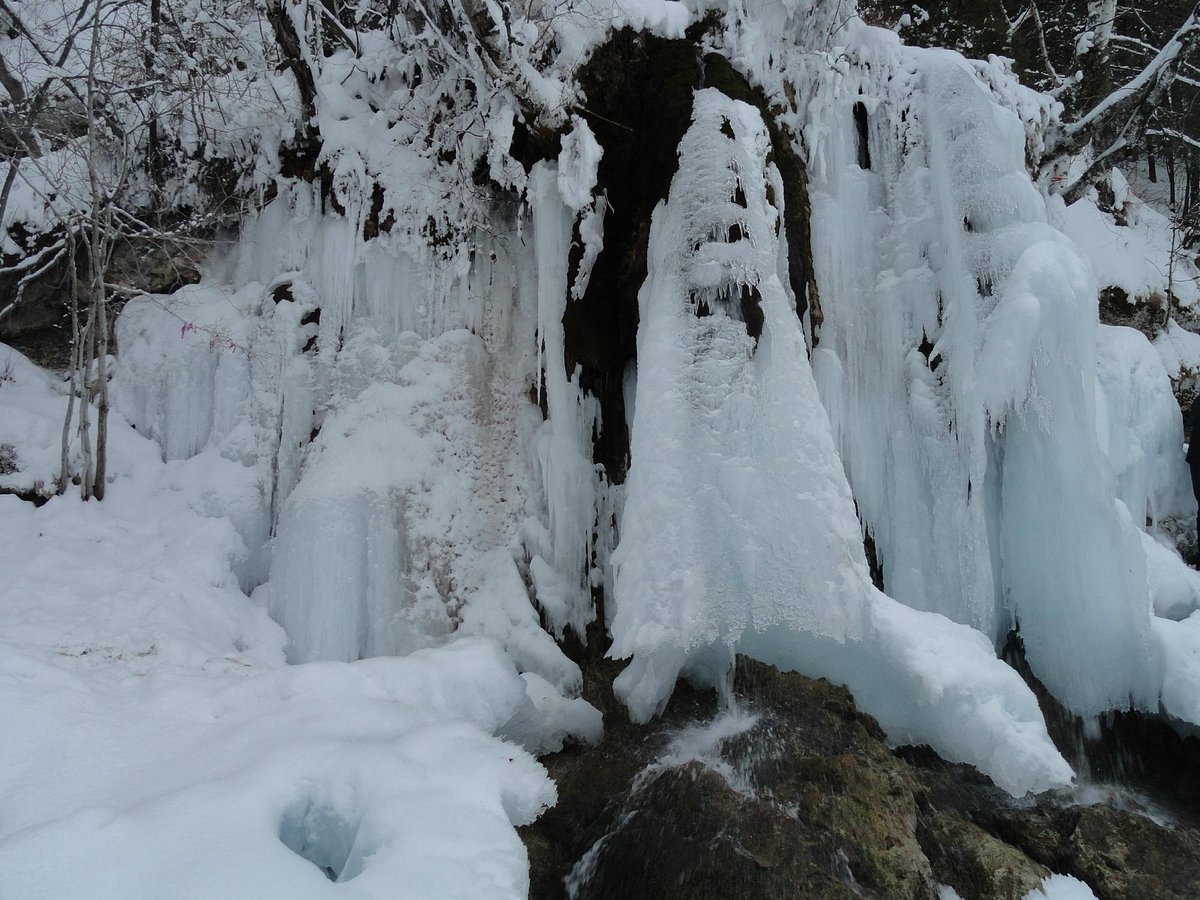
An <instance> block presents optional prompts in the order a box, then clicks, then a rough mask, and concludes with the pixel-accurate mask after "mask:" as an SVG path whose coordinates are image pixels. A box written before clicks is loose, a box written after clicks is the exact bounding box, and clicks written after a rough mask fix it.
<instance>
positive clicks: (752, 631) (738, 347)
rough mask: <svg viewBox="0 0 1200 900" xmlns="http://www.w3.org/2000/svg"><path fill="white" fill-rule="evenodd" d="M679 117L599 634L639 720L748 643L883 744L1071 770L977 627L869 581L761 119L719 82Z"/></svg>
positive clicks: (1052, 771) (1004, 779) (644, 301)
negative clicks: (785, 258) (688, 115)
mask: <svg viewBox="0 0 1200 900" xmlns="http://www.w3.org/2000/svg"><path fill="white" fill-rule="evenodd" d="M693 119H694V121H693V125H692V127H691V129H689V131H688V133H687V135H686V136H685V138H684V140H683V143H682V146H681V152H680V168H679V172H678V173H677V174H676V177H675V179H674V180H673V182H672V186H671V193H670V199H669V201H668V202H667V204H666V205H665V206H660V207H659V208H658V210H656V212H655V215H654V219H653V223H652V228H651V238H650V275H649V278H648V280H647V282H646V284H645V286H644V287H643V289H642V291H641V294H640V295H639V304H640V325H639V331H638V360H639V365H638V385H637V405H636V411H635V413H634V418H633V433H632V464H631V468H630V471H629V477H628V480H627V483H626V501H625V507H624V513H623V516H622V519H621V540H620V543H619V545H618V547H617V549H616V551H615V553H614V556H613V566H614V570H615V597H614V599H615V602H616V611H615V614H614V616H613V619H612V625H611V627H612V633H613V646H612V649H611V650H610V655H612V656H615V657H626V656H632V657H633V659H632V662H631V663H630V665H629V666H628V667H627V668H626V669H625V671H624V672H622V674H621V675H620V676H619V677H618V679H617V681H616V684H615V688H616V690H617V693H618V695H619V696H621V697H622V699H623V700H624V701H625V702H626V704H627V705H628V707H629V709H630V712H631V715H632V716H633V717H634V718H635V719H639V720H644V719H646V718H648V717H649V716H651V715H653V714H654V713H655V712H656V710H658V709H660V708H661V706H662V705H663V704H664V703H665V702H666V699H667V698H668V697H669V695H670V693H671V691H672V689H673V687H674V683H675V680H676V678H677V676H678V675H679V674H680V673H681V672H682V673H683V674H686V675H688V676H689V677H691V678H693V679H694V680H697V681H699V682H701V683H706V684H710V685H716V686H720V685H722V684H723V683H724V680H725V678H726V677H727V674H728V672H729V670H730V667H731V664H732V660H733V655H734V653H736V652H741V653H745V654H748V655H750V656H753V657H755V658H757V659H761V660H763V661H765V662H768V663H772V664H775V665H779V666H782V667H785V668H789V669H797V670H800V671H802V672H805V673H806V674H809V675H814V676H827V677H831V678H833V679H835V680H838V681H841V682H843V683H845V684H847V685H848V686H849V687H850V688H851V690H852V691H853V692H854V694H855V697H856V699H857V700H858V702H859V703H860V705H861V706H862V707H863V708H864V709H865V710H866V711H868V712H869V713H871V714H872V715H875V716H876V717H878V718H879V719H880V721H881V723H882V724H883V726H884V727H885V729H887V730H888V731H889V734H890V735H891V736H892V738H893V739H894V740H898V741H915V742H919V743H929V744H932V745H933V746H934V747H935V748H936V749H937V750H938V751H939V753H941V754H942V755H943V756H946V757H948V758H951V759H955V760H964V761H969V762H971V763H973V764H974V765H976V766H978V767H980V768H981V769H983V770H984V771H986V772H988V774H990V775H991V776H992V777H993V778H994V779H995V780H996V781H997V783H999V784H1001V785H1002V786H1004V787H1005V788H1006V789H1008V790H1010V791H1013V792H1014V793H1023V792H1024V791H1026V790H1040V789H1044V788H1046V787H1049V786H1051V785H1054V784H1062V783H1064V782H1066V781H1069V780H1070V778H1071V772H1070V769H1069V767H1068V766H1067V765H1066V763H1065V762H1064V761H1063V760H1062V758H1061V757H1060V756H1059V755H1058V753H1057V751H1056V750H1055V749H1054V747H1053V744H1052V743H1051V742H1050V740H1049V737H1048V736H1047V735H1046V732H1045V727H1044V725H1043V723H1042V720H1041V716H1040V713H1039V711H1038V709H1037V704H1036V701H1035V700H1034V698H1033V695H1032V694H1031V693H1030V692H1029V690H1028V688H1026V687H1025V685H1024V684H1023V683H1022V682H1021V681H1020V679H1019V678H1018V677H1017V675H1016V674H1015V673H1014V672H1013V671H1012V670H1010V669H1008V668H1007V667H1006V666H1004V664H1003V663H1001V662H999V661H998V660H997V659H996V658H995V656H994V652H993V650H992V647H991V646H990V644H989V643H988V641H987V640H986V639H985V638H984V637H982V636H981V635H980V634H978V633H977V632H975V631H973V630H972V629H970V628H967V627H964V626H959V625H955V624H954V623H952V622H950V621H949V620H947V619H945V618H943V617H941V616H937V615H933V614H929V613H923V612H918V611H914V610H909V609H906V608H904V607H902V606H901V605H899V604H897V603H896V602H895V601H894V600H892V599H891V598H889V597H886V596H884V595H882V594H880V593H879V592H878V591H877V590H875V588H874V587H873V586H872V584H871V581H870V577H869V574H868V571H867V566H866V558H865V555H864V551H863V545H862V538H861V533H860V532H859V529H858V522H857V519H856V518H855V513H854V503H853V500H852V498H851V496H850V491H849V486H848V484H847V483H846V479H845V475H844V473H843V470H842V466H841V461H840V460H839V458H838V456H837V452H836V450H835V447H834V443H833V438H832V433H831V430H830V426H829V422H828V418H827V417H826V414H825V412H824V410H823V409H822V407H821V404H820V401H819V399H818V396H817V391H816V386H815V384H814V381H813V377H812V374H811V371H810V369H809V364H808V359H807V356H806V353H805V345H804V338H803V334H802V332H801V328H800V323H799V320H798V319H797V317H796V315H795V312H794V303H793V302H792V301H791V300H790V298H789V297H788V295H787V291H786V289H785V287H784V285H783V283H782V282H781V280H780V278H779V274H778V272H779V269H778V265H777V255H778V253H779V244H778V241H779V237H778V231H777V228H778V226H779V222H780V214H779V211H778V209H777V208H776V206H775V205H774V203H776V202H778V198H781V197H782V190H781V185H780V183H779V176H778V173H777V172H776V171H775V170H774V167H773V166H771V165H769V164H768V163H767V162H766V152H767V149H768V146H769V143H768V141H767V135H766V130H765V127H764V125H763V123H762V120H761V118H760V116H759V114H758V112H757V111H756V110H755V109H754V108H753V107H750V106H747V105H745V104H742V103H739V102H736V101H731V100H729V99H728V98H726V97H724V96H723V95H722V94H720V93H719V92H717V91H715V90H706V91H700V92H698V93H697V94H696V100H695V109H694V111H693ZM768 190H770V191H771V194H768ZM772 195H773V198H775V199H774V200H773V199H772ZM758 327H761V335H760V336H759V337H757V339H756V338H755V337H754V336H752V332H753V331H755V330H757V328H758ZM966 723H969V724H966Z"/></svg>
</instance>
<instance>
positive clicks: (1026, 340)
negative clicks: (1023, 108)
mask: <svg viewBox="0 0 1200 900" xmlns="http://www.w3.org/2000/svg"><path fill="white" fill-rule="evenodd" d="M846 52H847V54H848V59H849V60H850V61H851V63H852V64H851V65H850V66H849V67H848V68H847V69H846V70H845V71H844V72H841V73H839V74H838V75H836V76H831V75H828V74H825V73H822V72H820V71H818V70H814V83H813V90H814V92H815V94H816V98H815V99H814V100H813V101H812V103H811V105H810V116H809V123H808V126H807V129H808V130H807V132H806V134H807V135H808V136H809V137H810V140H811V141H812V148H811V155H812V158H813V159H814V160H815V161H816V164H815V165H814V167H813V171H812V175H813V179H812V184H813V189H814V196H813V208H814V219H815V222H814V229H813V233H814V244H815V247H814V252H815V255H816V267H817V273H818V281H819V282H820V283H821V284H822V304H823V312H824V316H825V318H824V324H823V326H822V328H821V331H820V345H819V347H818V349H817V350H816V352H815V353H814V359H815V367H816V369H817V380H818V384H820V386H821V389H822V398H823V400H824V401H825V403H826V406H827V408H828V409H829V412H830V417H831V419H832V421H833V424H834V430H835V434H836V436H837V441H838V445H839V448H840V452H841V455H842V459H843V461H844V462H845V467H846V472H847V475H848V476H849V479H850V483H851V485H852V487H853V490H854V497H855V500H856V501H857V503H858V509H859V512H860V513H861V516H862V520H863V524H864V528H865V530H866V531H867V533H868V534H869V535H870V536H871V537H872V538H873V540H874V543H875V547H876V550H877V554H878V559H879V562H880V565H881V568H882V572H883V578H884V584H885V588H886V590H887V591H888V592H889V593H890V594H892V595H893V596H895V597H896V598H897V599H899V600H901V601H903V602H904V603H906V604H908V605H910V606H912V607H915V608H918V609H929V610H935V611H938V612H941V613H943V614H945V615H947V616H949V617H950V618H952V619H954V620H955V621H958V622H962V623H964V624H967V625H970V626H972V627H974V628H976V629H979V630H980V631H981V632H983V633H984V634H986V635H988V636H989V637H990V638H991V639H992V640H994V641H1001V640H1003V638H1004V635H1005V633H1006V632H1007V631H1008V630H1009V629H1011V628H1019V631H1020V634H1021V637H1022V639H1023V641H1024V643H1025V648H1026V651H1027V654H1028V658H1029V661H1030V663H1031V665H1032V667H1033V670H1034V672H1035V673H1036V674H1037V675H1038V677H1039V678H1040V679H1042V681H1043V682H1045V683H1046V685H1047V686H1048V687H1049V688H1050V690H1051V691H1052V692H1053V693H1054V695H1055V696H1056V697H1057V698H1059V699H1060V700H1061V701H1063V702H1064V703H1065V704H1066V705H1067V706H1068V707H1070V708H1071V709H1072V710H1074V711H1075V712H1077V713H1081V714H1085V715H1086V714H1094V713H1097V712H1100V711H1102V710H1106V709H1110V708H1114V707H1115V708H1121V707H1125V706H1127V705H1129V704H1131V703H1132V704H1133V705H1136V706H1139V707H1142V708H1147V709H1151V710H1155V709H1157V708H1158V700H1159V690H1160V686H1161V684H1162V680H1161V679H1162V675H1163V671H1164V668H1163V667H1164V662H1163V657H1162V651H1161V649H1160V645H1159V642H1158V641H1157V640H1156V639H1155V637H1154V631H1155V628H1156V627H1157V626H1153V623H1152V616H1151V612H1150V610H1151V603H1150V599H1149V596H1148V587H1147V575H1146V571H1147V570H1146V565H1147V564H1146V554H1145V551H1144V549H1143V546H1142V540H1141V538H1140V537H1139V532H1138V526H1140V525H1142V524H1143V521H1144V519H1145V518H1146V517H1147V516H1149V517H1150V518H1151V519H1153V518H1155V517H1157V516H1160V515H1163V514H1164V513H1178V512H1181V511H1185V510H1187V509H1188V508H1189V507H1190V506H1191V504H1190V501H1189V499H1188V498H1187V497H1186V494H1185V491H1186V487H1185V486H1184V485H1185V484H1186V482H1184V481H1183V478H1182V476H1183V472H1182V469H1181V465H1180V462H1179V459H1178V453H1179V450H1178V448H1179V442H1180V439H1181V435H1180V433H1179V432H1178V430H1177V429H1178V427H1179V426H1178V418H1177V417H1178V412H1177V411H1176V408H1172V406H1171V404H1170V397H1169V390H1168V387H1167V385H1166V383H1165V382H1164V380H1163V378H1162V373H1161V372H1159V371H1158V370H1157V368H1156V367H1155V366H1154V365H1153V361H1152V360H1151V359H1150V358H1149V355H1148V354H1146V353H1145V352H1144V342H1141V343H1139V342H1138V341H1136V340H1134V339H1133V338H1132V337H1124V336H1122V335H1121V334H1114V333H1112V332H1111V331H1104V332H1101V333H1098V331H1097V315H1096V293H1097V290H1096V283H1095V280H1094V277H1093V275H1092V271H1091V269H1090V268H1089V267H1088V265H1087V264H1086V263H1085V262H1084V261H1083V260H1081V259H1080V257H1079V255H1078V253H1077V252H1076V250H1075V248H1074V247H1073V246H1072V244H1071V243H1070V242H1068V241H1067V240H1066V239H1065V238H1064V237H1062V235H1061V234H1060V233H1058V232H1056V231H1055V230H1054V229H1053V228H1052V227H1050V226H1049V225H1048V224H1047V215H1046V209H1045V202H1044V201H1043V200H1042V198H1041V197H1040V196H1039V194H1038V193H1037V191H1036V190H1035V189H1034V188H1033V187H1032V185H1031V184H1030V183H1029V180H1028V177H1027V176H1026V174H1025V167H1024V153H1025V148H1026V131H1025V129H1024V128H1023V127H1022V122H1021V120H1020V119H1019V118H1018V117H1017V116H1016V115H1014V113H1013V112H1011V111H1010V109H1009V108H1006V107H1005V106H1004V105H1001V103H998V102H997V100H998V99H1000V100H1004V99H1005V98H1006V95H1005V93H1004V89H1002V88H1003V86H1002V84H1000V82H1002V80H1003V79H1002V78H999V76H998V75H997V73H995V72H992V73H991V74H990V75H989V77H988V78H986V79H985V78H981V77H979V76H980V67H979V66H974V65H972V64H969V63H967V62H965V61H964V60H962V59H961V58H960V57H957V56H956V55H954V54H948V53H944V52H939V51H918V50H912V49H907V48H902V47H900V46H899V44H898V43H896V42H894V41H893V40H891V39H890V38H888V37H887V36H886V35H882V34H880V33H879V32H868V31H867V30H859V31H858V32H857V34H856V36H852V37H851V39H850V40H849V41H848V42H847V48H846ZM998 85H999V87H998ZM1015 90H1016V89H1015V88H1012V87H1009V88H1007V91H1008V92H1009V93H1012V92H1014V91H1015ZM856 102H861V103H864V104H865V105H866V106H867V108H868V109H870V110H871V111H872V112H871V115H870V119H869V121H870V127H869V129H868V140H869V143H870V168H869V169H864V168H862V167H861V166H860V165H859V164H858V159H859V157H858V154H857V150H856V145H855V142H856V140H858V133H857V130H856V128H855V127H854V124H853V121H852V115H851V106H852V105H853V104H854V103H856ZM1016 108H1018V109H1019V107H1016ZM1098 342H1099V354H1098V353H1097V345H1098ZM1093 373H1095V374H1093ZM1098 431H1099V434H1100V437H1099V439H1098V437H1097V434H1098ZM1131 513H1132V515H1131ZM1152 626H1153V627H1152Z"/></svg>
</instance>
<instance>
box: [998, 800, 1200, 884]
mask: <svg viewBox="0 0 1200 900" xmlns="http://www.w3.org/2000/svg"><path fill="white" fill-rule="evenodd" d="M998 828H999V830H1000V832H1001V833H1002V834H1003V835H1004V836H1005V838H1006V839H1007V840H1009V841H1011V842H1012V843H1013V844H1014V845H1017V846H1019V847H1021V849H1022V850H1024V851H1025V852H1026V853H1028V854H1029V855H1030V856H1031V857H1033V858H1035V859H1038V860H1039V861H1041V862H1042V863H1044V864H1045V865H1047V866H1049V867H1051V868H1052V869H1055V870H1056V871H1066V872H1070V873H1071V874H1072V875H1075V877H1077V878H1080V879H1082V880H1083V881H1086V882H1087V883H1088V884H1089V885H1090V886H1091V888H1092V890H1093V891H1094V892H1095V894H1096V896H1097V897H1099V898H1100V900H1142V898H1150V897H1153V898H1156V900H1184V898H1195V897H1200V832H1197V831H1196V829H1194V828H1189V827H1186V826H1176V827H1170V826H1164V825H1159V824H1157V823H1155V822H1154V821H1153V820H1151V819H1149V818H1147V817H1146V816H1144V815H1141V814H1139V813H1137V812H1134V811H1132V810H1126V809H1117V808H1114V807H1113V806H1110V805H1096V806H1086V807H1069V808H1063V809H1055V808H1046V807H1039V808H1036V809H1031V810H1026V811H1015V812H1008V813H1004V814H1002V815H1001V816H1000V817H999V818H998Z"/></svg>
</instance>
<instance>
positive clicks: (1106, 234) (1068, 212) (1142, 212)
mask: <svg viewBox="0 0 1200 900" xmlns="http://www.w3.org/2000/svg"><path fill="white" fill-rule="evenodd" d="M1113 173H1114V175H1118V173H1117V171H1116V170H1115V169H1114V170H1113ZM1118 177H1119V176H1118ZM1121 181H1122V182H1123V181H1124V179H1123V178H1122V179H1121ZM1114 187H1116V184H1115V183H1114ZM1123 193H1124V198H1125V202H1124V203H1123V204H1118V205H1119V206H1120V209H1121V215H1122V224H1118V223H1117V222H1116V221H1115V220H1114V218H1113V215H1112V214H1111V213H1107V212H1104V211H1103V210H1101V209H1099V208H1098V207H1097V206H1096V202H1095V199H1094V197H1084V198H1083V199H1081V200H1078V201H1076V202H1075V203H1072V204H1071V205H1070V206H1063V203H1062V201H1061V199H1058V198H1055V199H1053V200H1051V201H1050V212H1051V217H1052V220H1053V223H1054V225H1055V226H1056V227H1058V228H1061V229H1062V230H1063V232H1064V233H1065V234H1066V235H1067V236H1068V237H1069V238H1071V240H1072V241H1074V243H1075V246H1076V248H1077V249H1078V250H1079V252H1080V253H1081V254H1082V255H1083V257H1084V258H1085V259H1086V260H1087V261H1088V263H1089V264H1090V265H1091V268H1092V271H1093V272H1094V273H1095V276H1096V280H1097V282H1098V283H1099V285H1100V287H1101V288H1106V287H1117V288H1120V289H1121V290H1122V291H1124V292H1125V293H1126V294H1127V295H1128V297H1129V302H1130V303H1135V302H1146V301H1149V300H1151V298H1157V302H1160V303H1161V301H1162V298H1164V297H1165V296H1166V293H1167V289H1168V287H1169V288H1170V289H1171V293H1172V294H1173V295H1174V297H1175V300H1176V302H1178V303H1179V304H1180V305H1181V306H1185V307H1190V306H1192V305H1194V304H1195V302H1196V300H1197V298H1200V287H1198V286H1197V275H1200V272H1197V270H1196V266H1195V264H1194V263H1193V262H1192V260H1191V258H1190V254H1187V253H1184V252H1181V251H1180V248H1179V244H1180V241H1181V240H1182V238H1181V236H1180V235H1178V234H1176V235H1175V236H1174V238H1173V237H1172V232H1171V222H1170V220H1169V219H1168V218H1167V217H1166V216H1164V215H1163V214H1162V213H1160V212H1158V210H1156V209H1154V207H1152V206H1151V205H1149V204H1148V203H1144V202H1143V201H1141V200H1139V199H1138V198H1137V197H1136V196H1134V195H1132V194H1129V193H1128V185H1127V184H1125V186H1124V192H1123ZM1117 196H1118V197H1120V196H1122V194H1120V193H1118V194H1117ZM1172 248H1174V249H1172ZM1172 255H1174V260H1173V261H1172Z"/></svg>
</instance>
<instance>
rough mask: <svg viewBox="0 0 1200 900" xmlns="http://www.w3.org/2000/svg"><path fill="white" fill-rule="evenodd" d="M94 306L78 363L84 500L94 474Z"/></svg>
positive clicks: (90, 491) (84, 331)
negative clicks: (90, 379) (92, 392)
mask: <svg viewBox="0 0 1200 900" xmlns="http://www.w3.org/2000/svg"><path fill="white" fill-rule="evenodd" d="M95 317H96V306H95V304H94V303H93V304H91V307H90V309H89V310H88V320H87V324H86V325H85V326H84V328H83V337H82V347H81V348H80V349H81V352H80V360H79V362H80V365H79V394H80V396H79V451H80V455H81V456H82V457H83V469H82V471H81V472H80V473H79V495H80V496H81V497H82V498H83V499H84V500H90V499H91V498H92V477H93V474H94V471H95V469H94V457H93V456H92V404H91V396H90V395H91V389H90V387H89V385H88V376H89V375H90V374H91V371H92V355H93V352H94V350H95V336H94V334H93V326H94V325H95V321H96V319H95Z"/></svg>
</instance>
